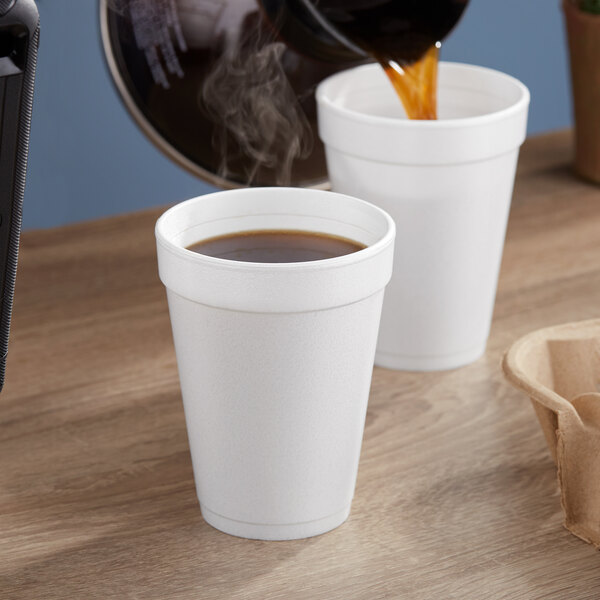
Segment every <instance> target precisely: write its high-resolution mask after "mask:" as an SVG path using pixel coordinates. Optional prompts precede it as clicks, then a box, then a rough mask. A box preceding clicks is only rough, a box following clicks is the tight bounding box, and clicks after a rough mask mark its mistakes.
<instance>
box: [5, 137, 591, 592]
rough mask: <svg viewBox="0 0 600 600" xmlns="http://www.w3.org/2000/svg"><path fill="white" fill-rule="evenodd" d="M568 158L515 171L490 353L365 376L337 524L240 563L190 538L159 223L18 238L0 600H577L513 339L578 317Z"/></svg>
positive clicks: (582, 302) (530, 151) (581, 203)
mask: <svg viewBox="0 0 600 600" xmlns="http://www.w3.org/2000/svg"><path fill="white" fill-rule="evenodd" d="M570 157H571V138H570V134H569V133H566V132H565V133H558V134H553V135H549V136H545V137H541V138H536V139H531V140H529V141H528V142H527V143H526V144H525V146H524V148H523V151H522V159H521V163H520V168H519V174H518V179H517V184H516V191H515V199H514V204H513V209H512V213H511V220H510V224H509V228H508V238H507V243H506V250H505V254H504V263H503V268H502V275H501V278H500V286H499V291H498V300H497V305H496V312H495V316H494V324H493V328H492V334H491V338H490V342H489V346H488V351H487V354H486V355H485V356H484V357H483V358H481V359H480V360H479V361H477V362H476V363H475V364H473V365H471V366H468V367H466V368H462V369H459V370H455V371H450V372H442V373H426V374H418V373H400V372H393V371H387V370H383V369H376V370H375V373H374V377H373V387H372V393H371V399H370V405H369V412H368V415H367V423H366V430H365V438H364V445H363V451H362V457H361V463H360V470H359V476H358V484H357V489H356V496H355V499H354V504H353V507H352V513H351V516H350V518H349V520H348V522H347V523H345V524H344V525H343V526H341V527H340V528H338V529H337V530H334V531H332V532H330V533H327V534H325V535H322V536H319V537H315V538H312V539H307V540H301V541H294V542H258V541H249V540H243V539H237V538H233V537H230V536H227V535H225V534H222V533H220V532H218V531H216V530H214V529H212V528H211V527H209V526H208V525H206V524H205V523H204V521H203V520H202V517H201V515H200V511H199V508H198V502H197V500H196V495H195V490H194V485H193V479H192V468H191V463H190V457H189V452H188V443H187V438H186V430H185V423H184V417H183V411H182V405H181V399H180V392H179V387H178V380H177V371H176V364H175V356H174V352H173V345H172V341H171V333H170V326H169V318H168V314H167V306H166V300H165V294H164V290H163V288H162V286H161V284H160V283H159V281H158V277H157V274H156V266H155V250H154V236H153V224H154V221H155V219H156V218H157V216H158V214H159V212H160V211H158V210H151V211H147V212H143V213H139V214H133V215H127V216H122V217H118V218H112V219H107V220H103V221H95V222H92V223H86V224H82V225H76V226H71V227H64V228H60V229H54V230H49V231H36V232H30V233H27V234H25V235H24V236H23V243H22V253H21V262H20V271H19V276H18V282H17V284H18V285H17V294H16V300H15V315H14V322H13V330H12V339H11V348H10V353H9V361H8V379H7V383H6V387H5V390H4V392H3V393H2V394H1V395H0V598H2V599H3V600H9V599H10V600H13V599H27V600H34V599H44V600H52V599H59V598H60V599H79V598H81V599H90V598H101V599H105V598H120V599H125V598H127V599H129V598H130V599H137V598H139V599H144V600H150V599H161V600H162V599H180V598H181V599H183V598H186V599H187V598H190V599H191V598H193V599H213V598H215V599H217V598H218V599H220V600H227V599H230V598H252V599H261V600H263V599H274V598H286V599H288V598H307V599H313V598H327V599H344V600H347V599H361V600H363V599H364V600H367V599H375V598H408V599H416V600H419V599H436V600H438V599H440V600H445V599H451V598H456V599H461V600H464V599H477V600H480V599H487V598H490V599H492V598H493V599H494V600H499V599H507V600H508V599H510V600H516V599H527V600H534V599H538V598H539V599H542V598H543V599H544V600H550V599H556V600H559V599H560V600H563V599H570V600H574V599H583V598H589V599H592V598H599V597H600V556H599V555H598V554H597V553H596V552H595V551H594V549H593V548H592V547H591V546H589V545H587V544H585V543H584V542H582V541H580V540H579V539H577V538H575V537H574V536H572V535H571V534H570V533H569V532H568V531H566V530H565V529H564V528H563V527H562V514H561V508H560V503H559V497H558V492H557V483H556V475H555V468H554V465H553V463H552V460H551V458H550V454H549V452H548V450H547V448H546V446H545V442H544V439H543V436H542V433H541V430H540V428H539V426H538V424H537V421H536V419H535V416H534V413H533V410H532V408H531V406H530V404H529V402H528V401H527V400H526V399H525V397H524V396H522V395H521V394H520V393H519V392H517V391H516V390H514V389H513V388H511V387H510V386H509V385H508V384H507V383H506V382H505V381H504V379H503V377H502V375H501V372H500V368H499V366H500V358H501V355H502V352H503V351H504V349H506V348H507V347H508V346H509V345H510V344H511V343H512V342H513V341H514V340H515V339H517V338H518V337H519V336H521V335H523V334H525V333H526V332H528V331H530V330H533V329H536V328H539V327H542V326H546V325H551V324H555V323H560V322H564V321H571V320H579V319H587V318H591V317H597V316H598V314H599V313H600V188H598V187H594V186H592V185H590V184H587V183H585V182H583V181H580V180H578V179H576V178H574V177H573V176H572V174H571V171H570V167H569V162H570Z"/></svg>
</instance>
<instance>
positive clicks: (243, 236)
mask: <svg viewBox="0 0 600 600" xmlns="http://www.w3.org/2000/svg"><path fill="white" fill-rule="evenodd" d="M365 247H366V246H364V245H363V244H360V243H358V242H355V241H353V240H349V239H347V238H343V237H338V236H334V235H328V234H325V233H314V232H309V231H293V230H257V231H243V232H239V233H232V234H228V235H221V236H218V237H213V238H209V239H206V240H202V241H200V242H197V243H195V244H192V245H191V246H189V247H188V250H192V251H193V252H198V253H199V254H204V255H206V256H212V257H215V258H224V259H227V260H237V261H242V262H257V263H295V262H305V261H313V260H323V259H327V258H335V257H337V256H344V255H345V254H352V253H353V252H357V251H359V250H363V249H364V248H365Z"/></svg>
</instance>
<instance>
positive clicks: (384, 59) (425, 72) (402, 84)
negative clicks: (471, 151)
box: [287, 0, 468, 119]
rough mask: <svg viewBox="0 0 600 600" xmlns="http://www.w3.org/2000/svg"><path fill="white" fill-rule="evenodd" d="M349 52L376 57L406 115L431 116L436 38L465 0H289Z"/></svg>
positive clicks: (450, 26)
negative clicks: (302, 7) (308, 14)
mask: <svg viewBox="0 0 600 600" xmlns="http://www.w3.org/2000/svg"><path fill="white" fill-rule="evenodd" d="M295 2H297V3H299V4H300V5H303V6H304V7H305V8H306V10H307V11H308V12H309V13H310V14H311V15H312V16H313V17H314V18H315V20H316V21H317V22H318V23H319V25H320V26H321V27H323V29H325V30H327V31H328V33H329V34H330V35H331V36H332V37H334V38H335V39H336V40H337V41H339V42H341V43H342V44H344V45H345V46H346V47H347V48H349V49H350V50H352V51H354V52H357V51H358V52H362V53H363V54H366V55H368V56H370V57H372V58H375V59H376V60H377V61H378V62H379V63H380V64H381V66H382V67H383V69H384V71H385V72H386V74H387V75H388V77H389V78H390V81H391V83H392V85H393V86H394V89H395V90H396V92H397V94H398V96H399V97H400V99H401V101H402V104H403V105H404V108H405V111H406V114H407V116H408V117H409V118H411V119H435V118H436V117H437V110H436V104H437V103H436V81H437V65H438V56H439V48H440V46H441V41H442V40H443V39H444V38H445V37H446V36H447V35H448V33H450V31H451V30H452V29H453V28H454V26H455V25H456V23H457V22H458V20H459V19H460V17H461V16H462V14H463V12H464V9H465V8H466V5H467V3H468V0H288V1H287V3H288V4H294V3H295Z"/></svg>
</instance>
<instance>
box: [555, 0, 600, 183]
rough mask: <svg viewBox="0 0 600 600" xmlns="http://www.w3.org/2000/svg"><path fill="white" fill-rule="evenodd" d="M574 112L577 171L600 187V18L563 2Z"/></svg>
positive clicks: (572, 1) (576, 4) (572, 2)
mask: <svg viewBox="0 0 600 600" xmlns="http://www.w3.org/2000/svg"><path fill="white" fill-rule="evenodd" d="M563 10H564V14H565V23H566V28H567V37H568V40H569V54H570V58H571V82H572V88H573V107H574V111H575V170H576V171H577V173H578V174H579V175H581V176H583V177H585V178H586V179H590V180H592V181H595V182H597V183H600V60H599V57H600V15H595V14H591V13H586V12H584V11H582V10H580V9H579V7H578V3H576V2H574V0H563Z"/></svg>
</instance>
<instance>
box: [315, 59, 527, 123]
mask: <svg viewBox="0 0 600 600" xmlns="http://www.w3.org/2000/svg"><path fill="white" fill-rule="evenodd" d="M442 65H443V67H442ZM440 67H442V68H444V69H446V68H451V69H459V70H466V71H478V72H481V73H487V74H491V75H493V76H496V77H498V78H502V79H505V80H506V81H507V82H510V83H511V84H513V85H514V86H515V87H516V88H517V89H518V90H519V92H520V96H519V98H518V100H517V101H516V102H514V103H513V104H511V105H510V106H508V107H506V108H503V109H501V110H497V111H494V112H490V113H486V114H483V115H474V116H472V117H460V118H457V119H435V120H424V119H423V120H420V119H401V118H397V117H385V116H381V115H369V114H367V113H364V112H360V111H357V110H352V109H350V108H347V107H345V106H340V104H339V103H336V102H335V101H334V100H333V99H332V98H331V97H330V96H328V88H329V87H330V86H331V85H333V83H334V82H335V81H337V80H340V79H343V78H348V77H349V76H350V75H352V74H356V73H357V72H359V71H361V70H363V71H366V70H374V69H380V68H381V67H380V65H379V64H377V63H369V64H367V65H360V66H358V67H353V68H351V69H347V70H345V71H342V72H340V73H336V74H335V75H331V76H330V77H328V78H327V79H324V80H323V81H322V82H321V83H320V84H319V85H318V86H317V91H316V99H317V104H318V105H320V106H321V107H322V108H326V109H329V110H331V111H332V112H335V113H337V114H339V115H341V116H343V117H345V118H347V119H349V120H352V121H356V122H360V123H364V124H368V125H381V126H385V127H401V128H403V129H421V128H426V129H443V128H450V129H455V128H456V129H458V128H464V127H469V126H480V125H484V124H487V123H493V122H496V121H499V120H501V119H505V118H508V117H510V116H512V115H514V114H517V113H519V112H521V111H522V110H523V109H524V108H526V107H527V106H528V105H529V102H530V92H529V89H528V88H527V86H526V85H525V84H524V83H522V82H521V81H519V80H518V79H517V78H516V77H513V76H512V75H508V74H506V73H503V72H502V71H498V70H496V69H490V68H489V67H481V66H478V65H470V64H467V63H459V62H447V61H442V62H440Z"/></svg>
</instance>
